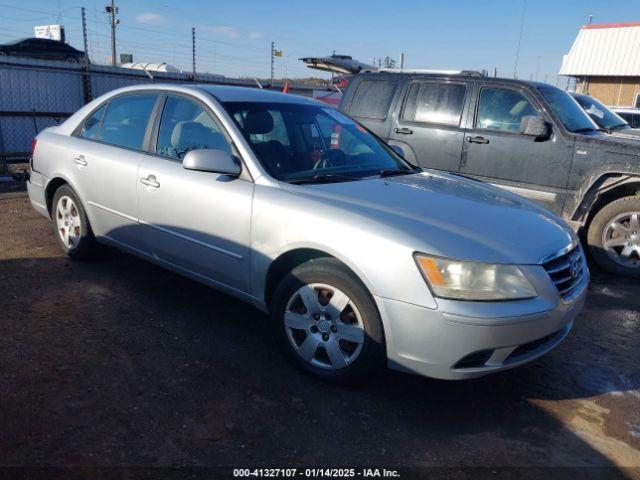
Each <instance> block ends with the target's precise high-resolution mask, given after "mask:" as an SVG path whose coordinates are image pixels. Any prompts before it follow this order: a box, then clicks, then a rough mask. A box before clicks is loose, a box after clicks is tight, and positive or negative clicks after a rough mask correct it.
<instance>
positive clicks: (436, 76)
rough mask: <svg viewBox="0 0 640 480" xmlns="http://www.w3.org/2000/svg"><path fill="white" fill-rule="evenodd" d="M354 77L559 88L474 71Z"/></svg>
mask: <svg viewBox="0 0 640 480" xmlns="http://www.w3.org/2000/svg"><path fill="white" fill-rule="evenodd" d="M354 77H367V78H380V79H382V78H394V77H409V78H428V79H433V80H454V79H457V80H472V81H478V80H484V81H491V82H494V81H495V82H500V83H508V84H513V85H530V86H532V87H535V88H543V87H545V88H548V87H552V88H558V87H556V86H555V85H552V84H550V83H545V82H537V81H534V80H520V79H515V78H504V77H489V76H483V75H477V74H472V73H454V74H447V73H420V72H411V71H409V72H388V71H381V72H365V73H359V74H356V75H354Z"/></svg>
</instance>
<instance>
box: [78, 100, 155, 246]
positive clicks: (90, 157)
mask: <svg viewBox="0 0 640 480" xmlns="http://www.w3.org/2000/svg"><path fill="white" fill-rule="evenodd" d="M157 100H158V94H157V93H154V92H142V93H132V94H126V95H121V96H118V97H115V98H113V99H111V100H109V101H107V102H105V103H104V104H102V105H101V106H100V107H98V108H97V109H96V110H94V111H93V112H92V113H91V114H90V115H89V116H88V117H87V118H86V119H85V120H84V122H83V123H82V124H81V125H80V127H79V128H78V129H77V130H76V131H75V132H74V134H73V135H72V136H71V137H69V143H68V148H67V151H68V152H69V153H70V155H69V158H68V159H67V161H68V163H69V165H71V170H70V171H71V172H72V173H71V175H73V176H74V177H75V178H70V180H71V181H72V183H73V184H74V185H75V186H76V187H77V188H78V190H79V193H80V196H81V198H83V199H84V200H85V202H86V204H85V208H86V209H87V211H88V214H89V218H90V219H91V226H92V228H93V232H94V234H95V235H97V236H104V237H107V238H109V239H111V240H112V241H115V242H117V243H120V244H124V245H126V246H128V247H133V248H136V249H139V248H140V238H139V232H138V231H137V227H138V217H137V208H136V203H137V200H136V180H137V171H138V166H139V165H140V162H141V161H142V157H143V154H142V151H143V150H144V149H146V145H147V142H148V130H149V127H150V125H149V124H150V121H149V120H150V118H151V112H152V111H153V109H154V106H155V104H156V102H157Z"/></svg>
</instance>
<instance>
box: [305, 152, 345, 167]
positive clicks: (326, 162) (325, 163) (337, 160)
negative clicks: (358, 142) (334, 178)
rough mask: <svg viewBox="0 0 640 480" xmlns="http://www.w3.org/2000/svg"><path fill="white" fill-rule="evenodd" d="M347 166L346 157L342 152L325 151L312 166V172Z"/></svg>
mask: <svg viewBox="0 0 640 480" xmlns="http://www.w3.org/2000/svg"><path fill="white" fill-rule="evenodd" d="M346 164H347V156H346V155H345V153H344V152H343V151H342V150H327V151H326V152H325V153H324V154H323V155H322V156H321V157H320V159H319V160H318V161H317V162H316V163H315V165H314V166H313V169H314V170H318V169H322V168H330V167H340V166H343V165H346Z"/></svg>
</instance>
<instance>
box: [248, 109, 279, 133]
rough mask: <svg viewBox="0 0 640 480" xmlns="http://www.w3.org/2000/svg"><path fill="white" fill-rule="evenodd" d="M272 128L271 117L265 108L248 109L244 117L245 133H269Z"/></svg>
mask: <svg viewBox="0 0 640 480" xmlns="http://www.w3.org/2000/svg"><path fill="white" fill-rule="evenodd" d="M271 130H273V117H272V116H271V114H270V113H269V112H268V111H267V110H249V112H247V116H246V117H245V119H244V131H245V133H246V134H247V135H252V134H256V133H269V132H270V131H271Z"/></svg>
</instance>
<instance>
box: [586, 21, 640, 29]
mask: <svg viewBox="0 0 640 480" xmlns="http://www.w3.org/2000/svg"><path fill="white" fill-rule="evenodd" d="M624 27H640V22H622V23H591V24H589V25H583V26H582V29H583V30H595V29H597V28H624Z"/></svg>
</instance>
